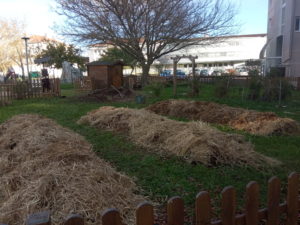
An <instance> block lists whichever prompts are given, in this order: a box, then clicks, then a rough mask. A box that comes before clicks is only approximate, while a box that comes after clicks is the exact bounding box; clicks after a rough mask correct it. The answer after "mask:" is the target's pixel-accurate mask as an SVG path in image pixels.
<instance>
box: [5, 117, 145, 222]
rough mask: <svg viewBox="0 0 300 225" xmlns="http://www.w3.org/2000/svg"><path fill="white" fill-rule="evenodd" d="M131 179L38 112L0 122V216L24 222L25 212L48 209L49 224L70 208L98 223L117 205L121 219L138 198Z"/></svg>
mask: <svg viewBox="0 0 300 225" xmlns="http://www.w3.org/2000/svg"><path fill="white" fill-rule="evenodd" d="M136 190H137V189H136V186H135V184H134V182H133V181H132V180H131V179H130V178H129V177H127V176H125V175H123V174H120V173H118V172H116V170H115V169H114V168H112V167H111V166H110V165H109V164H108V163H107V162H105V161H103V160H102V159H100V158H99V157H98V156H96V155H95V154H94V153H93V152H92V150H91V145H90V144H89V143H88V142H87V141H86V140H85V139H84V138H83V137H82V136H80V135H78V134H76V133H74V132H72V131H71V130H68V129H65V128H63V127H61V126H60V125H58V124H56V123H55V122H54V121H52V120H50V119H46V118H43V117H41V116H38V115H18V116H15V117H13V118H12V119H10V120H8V121H6V122H5V123H3V124H1V125H0V221H1V223H6V224H10V225H17V224H18V225H20V224H24V220H25V219H26V217H27V215H28V214H30V213H36V212H40V211H44V210H51V212H52V219H51V220H52V224H54V225H56V224H61V223H62V222H63V220H64V218H66V216H67V215H68V214H70V213H77V214H81V215H83V216H84V218H85V220H86V224H101V219H100V213H101V212H102V211H103V210H104V209H107V208H117V209H119V210H120V211H121V213H122V214H123V215H124V216H125V221H126V222H130V221H131V222H132V221H133V215H134V210H133V209H134V208H135V207H136V205H137V204H138V203H140V202H141V201H143V200H144V199H143V198H142V197H141V196H138V195H136V194H134V193H133V192H134V191H136Z"/></svg>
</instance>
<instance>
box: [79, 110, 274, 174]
mask: <svg viewBox="0 0 300 225" xmlns="http://www.w3.org/2000/svg"><path fill="white" fill-rule="evenodd" d="M78 123H79V124H87V125H91V126H94V127H98V128H100V129H106V130H111V131H115V132H118V133H121V134H125V135H127V136H128V137H129V138H130V139H131V140H132V141H133V142H134V143H136V144H137V145H139V146H142V147H145V148H148V149H151V150H152V151H159V152H160V153H163V154H164V153H167V154H173V155H176V156H180V157H183V158H185V159H186V160H187V161H189V162H201V163H203V164H205V165H208V166H215V165H222V164H227V165H243V166H245V165H250V166H253V167H256V168H259V167H262V166H263V165H277V164H279V162H278V161H276V160H273V159H271V158H268V157H265V156H263V155H261V154H259V153H256V152H255V151H254V150H253V146H252V145H251V144H250V143H249V142H247V141H246V140H245V138H244V137H243V136H242V135H237V134H227V133H224V132H221V131H219V130H217V129H215V128H212V127H210V126H208V125H207V124H205V123H203V122H187V123H186V122H180V121H174V120H170V119H167V118H165V117H163V116H160V115H157V114H155V113H151V112H149V111H147V110H144V109H142V110H137V109H129V108H114V107H109V106H106V107H101V108H99V109H98V110H94V111H91V112H89V113H88V114H87V115H86V116H83V117H81V119H80V120H79V121H78Z"/></svg>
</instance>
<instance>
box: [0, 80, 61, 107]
mask: <svg viewBox="0 0 300 225" xmlns="http://www.w3.org/2000/svg"><path fill="white" fill-rule="evenodd" d="M50 83H51V86H50V90H49V91H48V92H47V93H45V94H43V92H42V83H41V79H34V80H32V82H31V83H30V82H28V81H9V82H7V83H4V84H2V83H0V102H7V101H10V100H13V99H30V98H39V97H42V96H60V95H61V93H60V91H61V90H60V79H58V78H54V79H50Z"/></svg>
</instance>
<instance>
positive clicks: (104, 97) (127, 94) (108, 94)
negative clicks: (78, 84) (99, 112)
mask: <svg viewBox="0 0 300 225" xmlns="http://www.w3.org/2000/svg"><path fill="white" fill-rule="evenodd" d="M133 97H134V93H133V92H132V91H131V90H130V89H126V88H119V89H114V88H105V89H101V90H94V91H92V92H90V93H88V94H86V95H83V96H80V97H78V98H79V100H82V101H89V102H119V101H128V100H131V99H132V98H133Z"/></svg>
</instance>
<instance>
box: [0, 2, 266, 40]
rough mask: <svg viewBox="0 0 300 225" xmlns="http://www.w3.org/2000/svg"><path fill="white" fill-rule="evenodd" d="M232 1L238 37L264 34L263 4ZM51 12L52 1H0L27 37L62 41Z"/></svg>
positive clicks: (1, 12) (4, 13)
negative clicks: (23, 27)
mask: <svg viewBox="0 0 300 225" xmlns="http://www.w3.org/2000/svg"><path fill="white" fill-rule="evenodd" d="M232 1H233V2H235V3H237V4H238V5H239V6H240V10H239V14H238V15H237V21H239V22H241V24H242V27H241V29H240V34H257V33H266V32H267V29H266V26H267V4H268V3H267V2H268V1H267V0H232ZM51 8H52V9H51ZM53 8H55V1H54V0H0V17H2V18H15V19H18V20H23V21H25V23H26V24H27V27H26V34H27V35H34V34H37V35H47V37H50V38H56V39H58V40H62V41H63V37H59V36H58V34H57V33H56V32H55V31H54V30H53V29H51V27H53V25H54V23H57V24H59V23H61V22H62V19H61V18H60V16H58V15H57V14H56V13H55V12H54V11H53Z"/></svg>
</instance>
